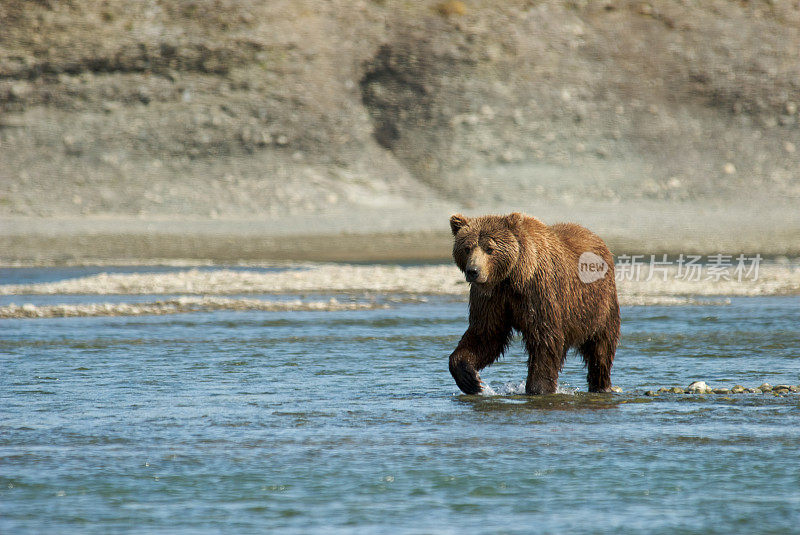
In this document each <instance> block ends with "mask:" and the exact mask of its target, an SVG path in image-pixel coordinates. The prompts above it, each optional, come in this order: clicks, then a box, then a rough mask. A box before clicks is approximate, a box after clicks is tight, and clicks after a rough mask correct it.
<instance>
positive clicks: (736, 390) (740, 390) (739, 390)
mask: <svg viewBox="0 0 800 535" xmlns="http://www.w3.org/2000/svg"><path fill="white" fill-rule="evenodd" d="M742 393H744V387H743V386H742V385H736V386H734V387H733V388H731V394H742Z"/></svg>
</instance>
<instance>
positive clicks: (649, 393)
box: [644, 390, 658, 397]
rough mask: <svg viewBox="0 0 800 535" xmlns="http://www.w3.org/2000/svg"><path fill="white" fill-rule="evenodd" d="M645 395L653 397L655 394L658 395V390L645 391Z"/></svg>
mask: <svg viewBox="0 0 800 535" xmlns="http://www.w3.org/2000/svg"><path fill="white" fill-rule="evenodd" d="M644 395H645V396H650V397H653V396H657V395H658V393H657V392H656V391H654V390H648V391H647V392H645V393H644Z"/></svg>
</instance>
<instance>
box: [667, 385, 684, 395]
mask: <svg viewBox="0 0 800 535" xmlns="http://www.w3.org/2000/svg"><path fill="white" fill-rule="evenodd" d="M669 391H670V392H672V393H673V394H684V391H683V388H681V387H679V386H673V387H672V388H670V389H669Z"/></svg>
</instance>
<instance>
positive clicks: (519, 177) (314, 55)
mask: <svg viewBox="0 0 800 535" xmlns="http://www.w3.org/2000/svg"><path fill="white" fill-rule="evenodd" d="M0 27H2V31H0V110H2V115H0V184H1V185H2V186H1V187H0V215H40V216H49V215H80V214H118V215H137V214H144V215H169V216H173V215H185V216H201V217H206V216H209V215H210V216H220V217H251V216H253V217H256V216H260V215H271V216H279V215H281V214H284V213H289V214H292V213H294V214H298V213H304V212H324V211H326V210H341V209H346V208H347V207H349V206H373V207H374V206H378V207H379V206H384V205H385V206H390V205H395V206H396V205H397V204H398V203H408V204H409V206H414V205H415V204H418V203H419V202H421V201H426V202H427V201H430V200H431V199H438V200H444V201H450V202H455V203H464V204H466V205H467V206H472V207H487V208H488V207H491V206H495V205H497V206H500V205H508V204H514V203H516V204H518V205H525V204H527V205H530V204H535V203H537V202H538V203H542V202H548V203H558V202H567V203H568V202H571V200H572V199H575V198H587V199H598V200H604V201H611V202H616V201H620V202H626V201H636V200H637V199H651V200H664V201H669V202H681V201H692V202H694V201H701V202H702V201H704V200H706V199H713V200H714V201H715V202H719V201H725V200H726V199H733V200H737V199H740V198H742V197H743V196H756V197H759V198H761V197H765V198H775V199H783V200H784V201H785V200H787V199H788V200H796V199H797V198H798V197H800V152H798V151H800V126H799V125H798V120H799V119H800V116H798V106H800V4H798V2H796V1H778V0H776V1H771V2H766V1H765V2H729V1H722V0H716V1H702V2H701V1H696V2H685V1H684V2H678V1H674V2H672V1H663V2H652V3H647V2H638V1H636V2H626V1H617V2H613V1H609V2H578V1H576V2H556V1H551V2H550V1H542V2H532V1H528V2H523V1H510V2H503V3H502V4H501V5H499V6H497V5H496V3H495V2H488V1H477V0H476V1H472V2H463V3H460V2H449V3H445V4H441V3H416V2H392V1H388V0H387V1H385V2H378V1H373V2H344V1H341V2H340V1H335V2H311V1H307V2H306V1H283V2H281V1H276V2H254V1H244V0H238V1H237V0H228V1H222V0H217V1H212V0H196V1H179V2H171V1H170V2H166V1H150V2H133V1H131V2H110V1H100V0H73V1H71V2H56V1H46V0H42V1H38V2H29V1H10V0H7V1H4V2H2V3H0Z"/></svg>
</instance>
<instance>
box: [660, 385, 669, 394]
mask: <svg viewBox="0 0 800 535" xmlns="http://www.w3.org/2000/svg"><path fill="white" fill-rule="evenodd" d="M665 392H669V388H667V387H666V386H662V387H661V388H659V389H658V393H659V394H663V393H665Z"/></svg>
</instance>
